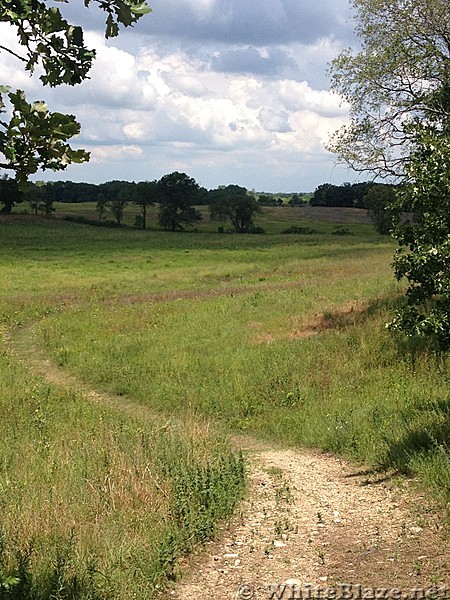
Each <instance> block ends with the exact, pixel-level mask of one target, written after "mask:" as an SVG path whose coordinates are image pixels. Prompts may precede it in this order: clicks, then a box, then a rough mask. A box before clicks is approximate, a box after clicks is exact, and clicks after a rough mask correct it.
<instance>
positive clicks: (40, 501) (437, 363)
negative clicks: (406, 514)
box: [0, 222, 450, 599]
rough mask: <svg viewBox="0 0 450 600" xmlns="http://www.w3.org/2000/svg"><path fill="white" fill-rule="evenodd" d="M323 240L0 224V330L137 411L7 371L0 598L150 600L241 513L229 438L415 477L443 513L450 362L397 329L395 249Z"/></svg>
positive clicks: (327, 232)
mask: <svg viewBox="0 0 450 600" xmlns="http://www.w3.org/2000/svg"><path fill="white" fill-rule="evenodd" d="M313 225H314V228H315V229H318V230H319V229H321V228H323V230H322V233H320V234H317V235H308V236H302V235H289V236H283V235H280V234H276V233H274V234H267V235H261V236H251V235H248V236H242V235H241V236H240V235H219V234H214V233H212V232H211V231H209V232H208V231H205V232H203V233H200V232H199V233H193V234H179V235H177V234H175V235H174V234H168V233H164V232H157V231H148V232H141V231H133V230H131V229H126V230H108V229H96V228H91V227H88V226H83V225H75V224H69V223H64V222H56V223H50V224H47V223H41V224H39V225H38V224H35V225H34V226H31V225H28V224H27V223H21V224H14V223H5V224H2V225H1V233H2V237H1V238H0V246H1V260H0V278H1V280H2V282H4V283H3V286H2V289H1V290H0V324H1V326H2V327H3V328H4V329H5V330H7V329H8V330H9V329H11V328H14V327H19V328H22V330H23V332H24V334H23V336H22V337H23V338H24V339H25V340H26V339H27V337H28V338H29V342H30V345H31V343H32V338H33V339H34V338H36V339H37V341H38V343H39V345H40V346H41V347H42V348H44V350H45V352H46V353H47V354H48V355H49V356H51V357H52V358H53V360H54V361H55V363H56V364H57V365H58V366H59V367H60V368H61V369H65V370H66V371H67V372H68V373H70V372H73V373H76V374H77V376H78V377H80V378H82V379H83V380H85V381H86V382H89V385H90V386H92V387H94V388H98V389H102V390H105V391H107V392H109V393H111V394H115V395H118V396H123V397H124V405H125V404H127V405H128V406H129V405H130V403H133V402H134V403H135V405H136V407H139V410H136V415H135V416H134V417H133V416H130V411H129V410H128V411H125V410H124V411H121V410H120V406H119V408H117V406H116V407H114V406H102V405H100V404H95V403H92V401H89V400H88V399H87V398H86V397H85V396H83V395H82V394H81V391H79V390H78V391H77V390H76V389H75V390H72V391H67V390H66V389H64V388H60V387H59V386H56V385H48V384H47V383H45V382H44V381H43V380H41V379H39V378H34V377H32V376H31V375H30V374H29V373H28V372H27V370H26V369H25V368H24V366H23V365H22V364H21V363H20V362H19V360H18V359H17V358H15V357H14V356H13V355H11V354H10V353H9V352H6V350H3V351H2V352H1V353H0V403H1V408H2V414H3V420H2V424H1V428H2V435H1V436H0V455H1V457H2V462H1V469H2V475H1V479H0V481H1V501H0V512H1V523H2V532H1V543H0V585H2V586H3V587H2V588H0V589H1V593H0V596H1V594H3V596H4V597H5V598H49V599H50V598H119V599H120V598H133V597H136V598H142V597H151V595H152V594H154V593H155V591H156V590H157V589H158V588H157V587H156V586H158V585H160V586H162V585H164V579H165V578H166V579H167V578H168V577H169V578H170V577H173V576H175V572H174V570H175V569H176V566H175V565H176V557H177V556H178V555H179V554H180V553H183V552H186V551H188V550H189V549H190V548H191V547H192V545H193V544H195V543H196V542H197V541H202V540H203V539H205V538H206V537H207V536H209V535H210V534H211V533H212V532H213V530H214V527H215V523H216V522H217V520H218V519H220V518H223V517H224V516H226V515H228V514H230V511H232V509H233V507H234V505H235V503H236V502H237V500H238V498H239V497H240V494H241V492H242V488H243V477H244V473H243V471H244V469H243V463H242V458H241V457H240V456H239V455H238V454H236V453H234V452H233V451H231V450H230V448H229V445H228V444H227V442H226V441H224V440H226V438H225V436H224V435H223V433H224V431H228V432H236V431H244V432H250V433H253V434H255V435H258V436H260V437H264V438H267V439H276V440H280V441H283V442H284V443H286V444H289V445H299V444H301V445H308V446H316V447H321V448H324V449H327V450H332V451H334V452H337V453H339V454H343V455H347V456H352V457H354V458H356V459H360V460H364V461H366V462H368V463H369V464H371V465H373V466H374V467H376V468H395V469H397V470H399V471H403V472H413V473H416V474H418V475H420V477H421V479H422V481H423V483H424V485H428V486H430V487H431V488H433V489H434V490H437V491H438V492H439V494H440V495H441V498H442V500H443V501H444V502H448V500H449V498H450V469H449V451H448V444H449V437H450V432H449V428H448V423H449V419H448V416H449V410H450V409H449V392H448V389H449V385H448V383H449V382H448V372H449V371H448V366H449V365H448V359H447V357H445V356H437V355H435V354H433V352H432V351H431V350H429V349H426V348H418V347H414V346H413V345H412V344H409V343H407V342H405V340H402V339H400V338H395V337H393V335H392V334H391V333H389V332H388V331H386V329H385V327H384V323H385V322H386V320H387V319H388V312H389V305H390V303H392V302H395V297H396V295H397V294H398V291H399V289H400V287H399V286H398V285H397V284H396V283H395V282H394V280H393V278H392V273H391V268H390V260H391V254H392V250H393V247H392V243H391V242H390V241H389V240H388V239H386V238H381V237H379V236H378V235H376V234H375V233H374V232H373V231H372V230H371V229H370V228H369V227H367V226H364V225H361V224H358V225H351V224H350V225H347V224H346V225H345V227H349V228H350V229H352V233H353V235H351V236H336V235H333V234H332V230H333V224H329V225H327V224H324V223H315V224H313ZM277 226H279V227H281V223H279V224H278V225H277ZM327 228H328V229H327ZM30 347H31V346H30ZM143 415H147V416H145V417H144V416H143ZM218 432H220V433H218Z"/></svg>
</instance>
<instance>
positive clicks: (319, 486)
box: [171, 440, 450, 600]
mask: <svg viewBox="0 0 450 600" xmlns="http://www.w3.org/2000/svg"><path fill="white" fill-rule="evenodd" d="M241 443H242V440H241ZM248 457H249V464H250V468H251V474H250V477H251V489H250V491H249V495H248V498H247V499H246V501H245V502H244V503H243V505H242V506H241V509H240V511H239V514H238V515H237V516H236V518H235V519H234V521H233V523H232V524H231V527H230V528H229V530H226V531H224V532H223V534H222V536H221V538H220V540H218V541H216V542H212V543H210V544H208V546H207V549H206V552H205V553H203V554H202V555H200V556H198V557H196V558H195V559H194V560H191V561H188V562H187V563H186V564H185V565H184V570H185V573H184V575H183V576H182V578H181V581H180V583H179V584H178V585H177V586H176V587H175V588H174V589H173V590H172V594H171V597H172V598H175V599H177V600H194V599H195V600H207V599H210V598H220V599H222V600H228V599H230V600H231V599H239V598H240V599H242V600H248V599H250V598H254V599H261V600H262V599H269V598H285V599H288V598H307V599H308V598H311V597H314V598H322V599H323V598H325V599H326V598H329V600H332V598H331V597H330V594H331V596H332V594H333V591H332V590H334V591H335V593H336V594H337V596H338V597H344V598H346V597H347V598H349V597H350V596H349V594H350V590H349V589H348V588H340V587H339V585H338V584H339V583H349V584H350V583H351V584H354V587H353V588H352V593H353V598H357V597H358V588H357V586H356V584H361V586H362V588H366V590H365V591H366V594H365V598H366V599H367V598H373V597H374V595H371V592H372V591H373V592H375V590H377V591H378V597H380V596H381V594H382V593H384V592H381V591H380V589H381V588H387V590H391V589H392V588H398V589H399V590H401V592H402V597H403V598H406V597H414V596H416V597H421V592H420V591H419V592H415V593H411V590H412V589H414V588H422V589H424V590H429V588H431V587H436V586H438V587H439V588H440V591H439V593H438V596H440V597H443V596H444V592H446V589H444V587H443V586H445V585H446V584H448V583H450V578H449V572H450V571H449V562H448V559H449V558H450V557H449V556H448V544H447V542H446V541H445V539H444V535H443V530H442V527H441V525H440V524H439V519H438V517H437V515H436V514H433V513H432V512H429V510H428V508H427V507H426V506H425V501H424V499H423V498H422V497H421V496H420V495H418V494H417V492H414V491H413V490H411V489H409V488H411V487H413V486H412V485H411V482H406V481H405V482H402V483H401V484H400V483H399V482H396V483H395V484H394V485H393V484H392V482H390V481H386V480H384V478H382V477H380V476H378V478H377V477H376V476H375V475H374V474H373V473H368V472H367V471H364V470H362V469H361V468H358V467H357V466H355V465H352V464H350V463H348V462H346V461H343V460H340V459H339V458H336V457H334V456H332V455H329V454H323V453H316V452H312V451H306V450H286V449H281V448H280V449H267V448H260V449H256V450H255V449H252V448H250V449H249V454H248ZM308 584H310V585H311V586H312V587H311V588H308ZM308 590H309V591H308ZM363 593H364V589H362V590H361V593H360V594H359V596H363ZM385 593H388V592H385ZM327 594H328V596H327ZM391 595H393V596H395V591H394V592H393V593H392V594H391Z"/></svg>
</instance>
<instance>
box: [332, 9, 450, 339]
mask: <svg viewBox="0 0 450 600" xmlns="http://www.w3.org/2000/svg"><path fill="white" fill-rule="evenodd" d="M353 4H354V7H355V8H356V10H357V27H356V33H357V35H358V36H359V39H360V41H361V50H360V52H358V53H357V54H354V53H352V52H351V51H345V52H343V53H341V55H340V56H338V58H336V60H335V61H334V62H333V64H332V69H331V72H332V83H333V87H334V89H335V90H336V91H337V92H339V93H340V94H342V95H343V97H344V98H345V99H346V100H347V101H348V102H349V104H350V123H349V125H348V126H346V127H344V128H343V129H341V130H340V131H338V132H337V133H336V134H335V137H334V139H333V140H332V142H331V144H330V148H331V149H332V150H333V151H334V152H336V153H337V154H338V156H339V157H340V158H341V159H342V160H343V161H344V162H346V163H347V164H349V165H350V166H352V167H353V168H355V169H357V170H365V169H367V170H370V171H371V172H372V173H375V174H376V175H382V176H386V175H394V176H399V177H401V181H402V185H401V186H400V188H399V191H398V194H397V199H396V200H394V202H393V207H394V208H395V210H396V212H397V218H396V226H395V230H394V235H395V237H396V238H397V240H398V242H399V249H398V251H397V253H396V255H395V258H394V269H395V275H396V277H397V279H399V280H400V279H402V278H406V280H407V281H408V287H407V291H406V298H405V303H404V305H403V306H402V307H401V308H400V310H399V311H398V313H397V314H396V316H395V318H394V320H393V322H392V323H391V327H392V328H395V329H399V330H401V331H403V332H405V333H406V334H408V335H416V334H418V335H423V336H431V337H433V338H435V339H436V340H437V341H438V343H439V345H440V346H441V347H445V348H449V347H450V11H449V7H448V0H353Z"/></svg>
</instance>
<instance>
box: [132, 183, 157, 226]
mask: <svg viewBox="0 0 450 600" xmlns="http://www.w3.org/2000/svg"><path fill="white" fill-rule="evenodd" d="M157 200H158V183H157V182H156V181H140V182H139V183H137V184H136V189H135V192H134V203H135V204H137V206H140V208H141V214H140V217H141V218H140V225H141V227H142V229H146V227H147V209H148V207H149V206H153V205H154V204H155V202H156V201H157Z"/></svg>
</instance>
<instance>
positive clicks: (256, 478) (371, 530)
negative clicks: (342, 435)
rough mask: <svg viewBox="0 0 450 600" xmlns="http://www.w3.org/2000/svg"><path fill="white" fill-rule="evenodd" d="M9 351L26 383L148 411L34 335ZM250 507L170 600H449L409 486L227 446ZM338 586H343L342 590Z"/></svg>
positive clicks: (443, 540) (437, 532)
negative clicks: (76, 371) (237, 461)
mask: <svg viewBox="0 0 450 600" xmlns="http://www.w3.org/2000/svg"><path fill="white" fill-rule="evenodd" d="M5 339H6V342H7V345H8V347H9V349H10V351H11V352H13V353H14V354H15V355H16V356H17V357H18V358H19V360H21V361H22V363H23V364H24V365H25V366H26V367H27V368H28V369H29V370H30V371H31V372H33V374H35V375H37V376H39V377H42V378H43V379H45V380H46V381H48V382H49V383H52V384H55V385H59V386H62V387H65V388H72V389H76V390H77V391H79V392H81V393H82V394H84V395H85V396H86V397H87V398H88V399H90V400H91V401H95V402H100V403H104V404H106V405H108V406H109V407H110V408H114V409H117V410H120V411H124V412H130V413H132V414H133V415H134V416H135V417H138V418H139V417H142V418H143V419H148V418H149V416H150V415H149V410H148V409H146V408H145V407H143V406H142V405H140V404H138V403H136V402H133V401H131V400H128V399H126V398H124V397H123V396H121V397H115V396H112V395H109V394H106V393H104V392H100V391H96V390H93V389H92V388H91V387H90V386H89V385H87V384H85V383H84V382H82V381H80V380H79V379H78V378H77V377H76V376H74V375H73V374H70V373H68V372H67V371H66V370H64V369H62V368H59V367H58V366H57V365H56V364H55V363H53V362H52V361H51V360H49V358H48V357H46V356H45V353H44V352H43V350H42V348H40V347H39V346H38V345H37V344H36V341H35V339H34V336H33V329H32V327H24V328H20V329H16V330H14V331H11V332H9V333H8V334H7V335H6V336H5ZM235 443H236V445H237V446H238V447H240V448H242V450H243V451H244V452H245V456H246V460H247V464H248V469H249V477H250V487H249V492H248V495H247V498H246V499H245V500H244V501H243V502H242V504H241V506H240V507H239V508H238V510H237V512H236V514H235V517H234V518H233V520H232V522H231V523H229V524H227V525H226V526H224V527H223V528H222V530H221V532H220V535H219V536H218V539H217V540H214V541H212V542H209V543H207V544H206V547H205V548H204V550H202V551H201V552H199V553H198V555H196V556H194V557H189V558H188V559H186V560H185V561H184V562H183V563H182V564H181V565H180V570H181V572H182V577H181V578H180V580H179V581H178V582H177V584H174V587H173V589H172V590H171V591H169V592H167V591H165V592H164V594H162V596H161V597H164V598H167V597H170V598H175V599H176V600H209V599H213V598H214V599H216V598H217V599H219V598H220V599H221V600H237V599H240V600H251V599H255V600H266V599H269V598H284V599H295V598H303V599H305V600H312V599H314V600H315V599H317V600H319V599H320V600H337V599H340V600H350V598H354V599H355V600H374V599H375V598H376V597H378V598H383V597H390V598H393V600H406V599H409V598H411V599H413V598H414V599H417V600H420V599H421V598H425V597H431V596H432V595H433V594H434V598H438V599H439V600H441V599H442V600H443V599H444V598H450V587H447V586H450V553H449V544H448V529H447V530H446V529H445V527H444V525H443V522H442V517H441V516H440V515H439V514H438V513H437V512H435V511H434V510H433V507H431V506H430V502H429V501H428V500H427V498H426V496H425V495H424V494H421V493H420V492H419V491H418V490H417V488H416V486H415V484H414V482H413V481H409V480H400V479H398V478H390V477H389V476H388V475H386V474H384V475H380V474H379V473H375V472H372V471H370V470H365V469H364V468H362V467H361V466H359V465H355V464H352V463H350V462H348V461H345V460H342V459H340V458H337V457H335V456H333V455H330V454H325V453H320V452H317V451H311V450H303V449H300V450H299V449H286V448H282V447H280V446H276V445H271V446H269V445H268V444H266V443H260V442H257V441H255V440H251V439H250V438H248V437H245V436H242V437H236V438H235ZM342 584H352V585H353V587H348V586H346V585H342Z"/></svg>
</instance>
